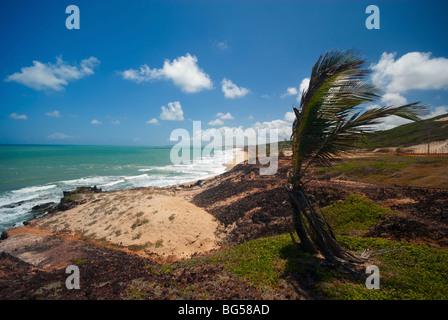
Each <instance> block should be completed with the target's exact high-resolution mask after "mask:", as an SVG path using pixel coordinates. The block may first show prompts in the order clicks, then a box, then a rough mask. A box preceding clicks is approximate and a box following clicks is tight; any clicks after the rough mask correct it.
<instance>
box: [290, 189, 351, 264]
mask: <svg viewBox="0 0 448 320" xmlns="http://www.w3.org/2000/svg"><path fill="white" fill-rule="evenodd" d="M287 191H288V194H289V199H290V202H291V206H292V208H293V210H292V218H293V223H294V228H295V230H296V233H297V235H298V237H299V239H300V243H301V245H302V248H303V250H304V251H306V252H308V253H311V254H316V253H321V254H322V255H323V256H324V258H325V259H326V260H327V261H330V262H341V261H351V262H358V261H359V259H358V258H357V257H355V256H353V255H352V254H350V253H349V252H347V251H346V250H344V249H343V248H342V247H341V246H340V245H339V244H338V242H337V241H336V238H335V236H334V234H333V232H332V230H331V227H330V226H329V225H328V224H327V223H326V221H325V220H324V219H323V217H321V216H320V215H319V214H318V213H317V212H316V210H315V208H314V206H313V205H312V204H311V202H310V200H309V198H308V196H307V195H306V193H305V191H304V189H303V187H302V186H300V185H299V186H294V187H293V186H289V188H288V187H287Z"/></svg>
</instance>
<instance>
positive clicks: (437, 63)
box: [371, 52, 448, 93]
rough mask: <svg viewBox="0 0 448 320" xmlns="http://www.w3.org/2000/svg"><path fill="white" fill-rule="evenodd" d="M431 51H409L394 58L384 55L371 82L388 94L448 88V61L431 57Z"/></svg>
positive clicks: (374, 68) (372, 67)
mask: <svg viewBox="0 0 448 320" xmlns="http://www.w3.org/2000/svg"><path fill="white" fill-rule="evenodd" d="M431 55H432V54H431V52H409V53H406V54H405V55H403V56H402V57H400V58H399V59H395V57H396V53H387V52H384V53H383V54H382V55H381V58H380V60H379V61H378V63H377V64H373V65H372V66H371V69H372V70H373V73H372V81H373V82H374V83H375V84H377V85H379V86H381V87H383V88H385V89H386V91H387V92H392V93H404V92H407V91H409V90H431V89H432V90H437V89H448V59H446V58H443V57H442V58H435V57H431Z"/></svg>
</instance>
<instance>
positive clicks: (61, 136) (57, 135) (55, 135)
mask: <svg viewBox="0 0 448 320" xmlns="http://www.w3.org/2000/svg"><path fill="white" fill-rule="evenodd" d="M47 138H48V139H52V140H65V139H70V138H71V137H70V136H68V135H66V134H63V133H59V132H56V133H53V134H50V135H49V136H48V137H47Z"/></svg>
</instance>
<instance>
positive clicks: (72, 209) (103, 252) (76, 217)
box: [0, 157, 447, 300]
mask: <svg viewBox="0 0 448 320" xmlns="http://www.w3.org/2000/svg"><path fill="white" fill-rule="evenodd" d="M291 164H292V162H291V158H290V157H280V158H279V166H278V171H277V173H276V174H275V175H271V176H263V175H260V174H259V172H260V171H259V170H260V168H261V165H260V164H259V163H257V164H248V162H247V161H245V162H243V163H239V164H236V165H235V166H233V167H232V168H229V169H228V170H227V171H225V172H223V173H222V174H219V175H216V176H214V177H210V178H207V179H200V180H196V181H192V182H189V183H183V184H177V185H173V186H168V187H140V188H134V189H127V190H112V191H102V190H100V189H98V188H93V187H84V188H78V189H75V190H72V191H70V192H66V193H65V196H64V197H63V198H62V199H61V201H60V203H59V204H58V206H57V207H56V209H55V210H54V211H53V212H50V213H48V214H46V215H44V216H42V217H38V218H35V219H31V220H29V221H28V222H27V223H26V224H25V226H22V227H17V228H10V229H8V230H6V231H4V232H3V233H2V240H1V241H0V270H1V271H2V273H1V274H0V298H2V299H93V300H98V299H141V298H144V299H185V298H188V299H267V300H272V299H288V300H291V299H294V300H296V299H311V298H312V297H313V294H315V293H313V290H314V289H313V286H312V285H310V280H309V277H308V276H307V275H305V276H303V277H301V276H299V277H298V278H296V276H294V277H291V276H288V277H287V278H285V279H284V280H282V281H281V285H280V286H279V287H278V288H277V289H276V290H273V289H272V288H271V287H269V286H253V284H251V283H250V280H247V279H245V278H244V277H243V278H242V277H240V276H238V275H236V274H235V273H232V272H230V271H229V267H231V265H227V264H226V258H225V257H226V255H227V254H228V253H226V252H228V251H227V250H228V249H229V248H234V247H238V246H240V245H245V244H246V243H247V244H250V243H251V242H252V240H257V239H260V240H263V239H267V240H269V239H270V238H268V237H275V236H278V235H285V238H286V239H289V241H291V240H290V237H289V235H288V233H289V232H290V231H291V228H290V227H291V206H290V203H289V201H288V195H287V193H286V192H285V189H284V185H285V181H287V176H288V172H289V170H290V168H291ZM307 189H308V191H309V192H310V193H311V194H313V195H314V196H315V197H316V199H319V205H321V206H322V207H324V206H326V205H329V204H332V203H341V202H343V201H344V199H345V198H346V197H347V195H348V194H350V193H356V194H360V195H363V196H366V197H368V198H370V199H375V202H376V203H378V204H380V205H383V206H385V207H390V208H393V209H394V210H400V208H404V211H402V212H401V213H400V215H394V216H392V217H390V218H388V219H386V220H384V223H382V224H379V225H378V226H376V227H375V228H374V229H373V230H372V231H371V232H372V234H374V235H376V236H381V237H387V238H393V239H395V238H396V239H403V237H404V238H405V239H409V241H416V243H423V242H425V241H428V239H427V235H428V234H430V235H434V237H435V238H434V240H430V241H432V243H434V241H438V242H439V243H440V244H442V242H440V241H442V240H443V239H442V240H440V239H438V238H437V237H436V236H437V235H442V236H443V234H446V226H445V225H444V224H443V223H442V224H441V223H438V224H437V223H435V221H436V220H437V219H438V215H437V212H438V211H437V210H439V209H441V210H442V208H443V206H444V201H446V200H444V199H446V196H447V191H446V190H442V189H431V188H409V187H387V188H385V187H384V186H380V185H373V184H368V183H362V182H356V181H348V180H344V179H342V178H339V179H335V178H332V179H331V180H328V179H326V178H324V179H323V180H319V179H316V180H314V181H312V182H310V183H309V184H308V185H307ZM404 199H405V200H406V201H404ZM411 199H412V200H411ZM430 204H431V205H433V206H434V205H437V206H438V207H437V208H435V211H434V212H433V215H432V216H425V217H424V219H423V217H422V218H417V216H416V215H417V214H420V213H421V208H422V207H427V206H428V205H430ZM416 219H418V220H416ZM437 221H438V220H437ZM416 226H418V228H416ZM397 228H398V229H397ZM397 230H399V232H398V231H397ZM268 244H269V245H268ZM266 245H268V247H270V246H271V245H273V242H270V241H269V242H266ZM291 245H292V243H291V244H290V245H286V246H285V247H284V250H289V249H291V247H290V246H291ZM288 248H289V249H288ZM245 250H246V249H245ZM244 252H246V253H247V254H249V255H253V254H254V252H249V251H244ZM285 253H286V251H285ZM243 255H244V253H243ZM257 259H258V258H257ZM272 262H274V261H272ZM70 265H76V266H78V267H79V269H80V272H81V290H67V289H66V288H65V285H64V283H65V280H66V278H67V274H66V273H65V269H66V268H67V266H70ZM316 298H319V296H316Z"/></svg>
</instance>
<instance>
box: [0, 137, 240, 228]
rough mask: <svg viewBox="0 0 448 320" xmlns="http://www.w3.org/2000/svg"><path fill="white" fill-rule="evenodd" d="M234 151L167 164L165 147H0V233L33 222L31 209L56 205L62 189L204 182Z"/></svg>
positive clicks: (229, 158)
mask: <svg viewBox="0 0 448 320" xmlns="http://www.w3.org/2000/svg"><path fill="white" fill-rule="evenodd" d="M234 151H235V149H214V153H212V156H208V157H204V158H202V159H193V160H194V161H192V163H191V164H178V165H173V164H172V162H171V160H170V152H171V148H170V147H133V146H59V145H58V146H34V145H32V146H31V145H27V146H0V181H1V182H0V232H1V231H4V230H6V229H8V228H11V227H18V226H22V225H23V222H24V221H27V220H29V219H31V218H33V217H34V213H32V212H31V208H33V207H34V206H36V205H38V204H43V203H47V202H56V203H58V202H59V201H60V199H61V198H62V196H63V191H69V190H74V189H76V187H80V186H97V187H98V188H101V189H103V190H104V191H109V190H123V189H131V188H137V187H148V186H155V187H167V186H171V185H175V184H181V183H186V182H191V181H195V180H198V179H205V178H209V177H212V176H215V175H218V174H221V173H223V172H224V171H225V170H226V167H225V165H224V163H231V162H232V160H233V158H234ZM190 153H191V155H193V151H192V150H191V152H190ZM198 160H200V161H198Z"/></svg>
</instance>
